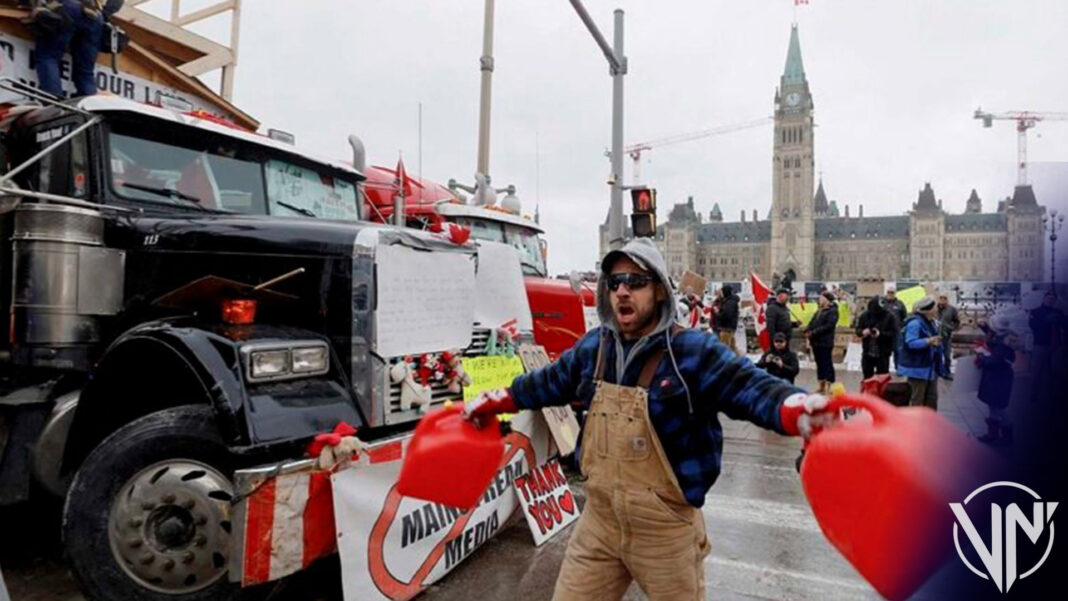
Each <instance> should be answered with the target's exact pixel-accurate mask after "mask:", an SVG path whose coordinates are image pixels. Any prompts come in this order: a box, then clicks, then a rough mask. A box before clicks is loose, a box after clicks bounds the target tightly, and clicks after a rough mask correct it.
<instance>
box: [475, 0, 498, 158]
mask: <svg viewBox="0 0 1068 601" xmlns="http://www.w3.org/2000/svg"><path fill="white" fill-rule="evenodd" d="M493 8H494V0H486V12H485V17H484V23H483V26H482V56H481V57H480V58H479V68H480V69H481V70H482V93H481V95H480V97H479V107H478V168H477V170H476V172H477V173H480V174H482V175H485V176H487V177H488V176H489V141H490V107H491V104H492V101H493Z"/></svg>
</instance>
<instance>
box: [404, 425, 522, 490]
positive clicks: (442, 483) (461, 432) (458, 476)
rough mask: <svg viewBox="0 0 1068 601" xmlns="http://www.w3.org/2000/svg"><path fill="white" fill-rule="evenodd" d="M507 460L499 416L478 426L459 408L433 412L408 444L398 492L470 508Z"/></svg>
mask: <svg viewBox="0 0 1068 601" xmlns="http://www.w3.org/2000/svg"><path fill="white" fill-rule="evenodd" d="M503 456H504V442H503V441H502V440H501V428H500V424H499V423H498V421H497V418H496V417H488V418H482V427H481V428H479V427H478V426H476V425H475V424H473V423H471V422H469V421H467V420H465V419H464V418H463V417H461V415H460V408H459V407H453V408H445V409H441V410H439V411H435V412H433V413H429V414H427V415H426V416H424V417H423V419H422V420H420V422H419V425H418V426H416V427H415V433H414V434H413V435H412V440H411V441H410V442H409V443H408V450H407V451H406V452H405V456H404V464H403V465H402V466H401V473H400V479H399V480H398V481H397V492H399V493H400V494H402V495H404V496H406V497H415V498H417V499H423V500H426V501H431V502H434V503H440V504H442V505H449V506H451V507H459V508H461V509H465V510H466V509H470V508H472V507H474V506H475V505H477V504H478V500H479V499H480V498H481V497H482V495H483V493H485V492H486V488H487V487H489V484H490V481H491V480H493V476H494V475H495V474H496V473H497V470H498V469H499V468H500V463H501V457H503Z"/></svg>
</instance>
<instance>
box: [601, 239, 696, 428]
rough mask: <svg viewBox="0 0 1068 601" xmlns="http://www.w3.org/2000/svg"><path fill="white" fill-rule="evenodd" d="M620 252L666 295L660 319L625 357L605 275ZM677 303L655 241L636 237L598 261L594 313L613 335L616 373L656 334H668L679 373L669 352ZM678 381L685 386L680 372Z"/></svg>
mask: <svg viewBox="0 0 1068 601" xmlns="http://www.w3.org/2000/svg"><path fill="white" fill-rule="evenodd" d="M621 255H625V256H627V257H629V258H630V259H631V260H632V261H634V262H635V263H637V264H638V266H639V267H641V268H642V269H645V270H646V271H649V272H651V273H653V274H654V275H656V277H657V279H658V280H659V281H660V285H661V286H663V287H664V292H665V293H666V294H667V299H666V301H665V302H662V303H660V321H659V322H658V323H657V324H656V327H655V328H653V330H652V331H651V332H649V333H648V334H646V335H645V336H642V337H641V338H640V339H639V340H638V341H637V342H635V343H634V345H633V346H632V347H631V348H630V352H629V353H627V354H626V356H624V353H623V336H622V334H621V333H620V331H619V323H618V322H616V317H615V312H613V311H612V302H611V301H610V300H609V297H608V284H607V282H606V281H605V279H606V276H608V275H609V271H608V269H609V268H610V267H611V266H612V265H613V264H614V263H615V262H616V260H618V259H619V258H620V256H621ZM677 304H678V299H677V298H676V296H675V290H674V288H673V287H672V286H671V281H670V279H668V275H667V262H666V261H664V257H663V256H661V254H660V250H659V249H657V248H656V244H654V243H653V241H652V240H650V239H648V238H635V239H634V240H631V241H630V242H628V243H627V244H626V245H625V246H623V248H621V249H619V250H613V251H611V252H609V253H608V254H606V255H605V256H604V259H602V260H601V277H600V278H598V280H597V315H598V317H600V318H601V325H602V326H603V327H604V329H606V330H608V331H609V332H611V334H612V340H613V341H614V342H615V345H616V353H615V355H616V373H617V374H622V373H625V372H626V369H627V366H629V365H630V362H631V359H633V358H634V357H637V356H639V355H640V354H641V350H642V348H643V347H645V345H646V344H648V343H649V340H651V339H653V338H655V337H656V336H658V335H660V334H662V333H665V332H666V333H667V338H668V340H667V342H668V344H667V348H668V354H669V355H670V357H671V362H672V364H673V365H675V371H676V373H677V372H678V366H677V364H675V355H674V354H673V353H672V352H671V326H672V325H673V324H674V323H675V306H676V305H677ZM679 381H681V382H682V383H683V386H684V387H685V386H686V382H685V380H683V378H682V375H681V374H680V375H679ZM686 399H687V401H688V402H689V403H690V404H691V409H690V411H691V413H692V412H693V409H692V401H691V400H690V391H689V388H688V387H687V389H686Z"/></svg>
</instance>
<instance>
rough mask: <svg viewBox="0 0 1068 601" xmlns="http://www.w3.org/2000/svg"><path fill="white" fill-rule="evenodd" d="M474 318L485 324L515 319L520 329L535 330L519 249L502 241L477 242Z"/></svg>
mask: <svg viewBox="0 0 1068 601" xmlns="http://www.w3.org/2000/svg"><path fill="white" fill-rule="evenodd" d="M475 286H476V288H477V289H478V294H477V295H476V296H475V321H477V322H479V323H480V324H482V325H483V326H489V327H496V326H497V325H498V324H502V323H506V322H510V321H514V322H515V327H517V328H519V329H520V330H526V331H529V330H532V329H533V328H534V320H533V318H532V317H531V315H530V302H529V301H528V300H527V290H526V287H525V286H524V284H523V269H522V267H521V266H520V263H519V253H518V251H517V250H516V249H515V248H513V247H512V246H509V245H507V244H501V243H499V242H486V241H482V240H480V241H479V243H478V271H477V273H476V274H475Z"/></svg>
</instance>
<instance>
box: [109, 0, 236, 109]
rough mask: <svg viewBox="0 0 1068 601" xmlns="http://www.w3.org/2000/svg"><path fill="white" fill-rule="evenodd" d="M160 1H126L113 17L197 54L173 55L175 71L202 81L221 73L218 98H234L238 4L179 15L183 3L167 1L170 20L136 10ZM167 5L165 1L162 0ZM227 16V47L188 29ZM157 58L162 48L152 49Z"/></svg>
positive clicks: (228, 0)
mask: <svg viewBox="0 0 1068 601" xmlns="http://www.w3.org/2000/svg"><path fill="white" fill-rule="evenodd" d="M159 1H161V0H129V1H128V2H126V5H125V6H124V7H123V8H122V10H120V11H119V12H118V14H116V15H115V16H116V18H117V19H119V20H120V21H123V22H125V23H126V24H128V25H132V26H134V27H139V28H141V29H144V30H146V31H149V32H151V33H154V34H156V35H158V36H160V37H161V38H163V39H166V40H169V41H172V42H175V43H177V44H178V45H180V46H185V47H187V48H189V49H193V50H195V51H198V53H199V56H195V57H193V56H190V54H189V53H188V52H172V53H171V54H173V55H172V56H171V57H170V58H172V59H173V60H174V61H176V62H175V65H174V66H175V67H177V68H178V70H179V71H181V72H182V73H185V74H186V75H189V76H190V77H201V76H202V75H206V74H208V73H211V72H212V71H215V70H219V69H221V70H222V75H221V78H220V83H219V89H218V90H217V92H218V94H219V95H220V96H222V97H223V98H225V99H226V100H232V99H233V95H234V71H235V70H236V69H237V47H238V42H239V40H240V33H241V0H222V1H221V2H217V3H215V4H211V5H209V6H206V7H203V8H200V9H198V10H194V11H191V12H187V13H185V14H182V0H169V1H170V19H169V20H166V19H163V18H160V17H157V16H155V15H153V14H151V13H149V12H147V11H146V10H143V9H141V8H138V7H139V6H142V5H145V4H155V3H157V2H159ZM162 1H166V0H162ZM227 14H229V16H230V40H229V42H228V43H226V44H222V43H219V42H217V41H214V40H209V39H207V38H206V37H203V36H201V35H199V34H197V33H194V32H193V31H191V30H190V29H189V26H190V25H193V24H195V23H200V22H202V21H204V20H206V19H210V18H213V17H217V16H220V15H227ZM153 50H155V51H156V52H159V53H160V54H164V55H166V54H168V52H167V51H166V49H165V48H158V47H157V48H153Z"/></svg>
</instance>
